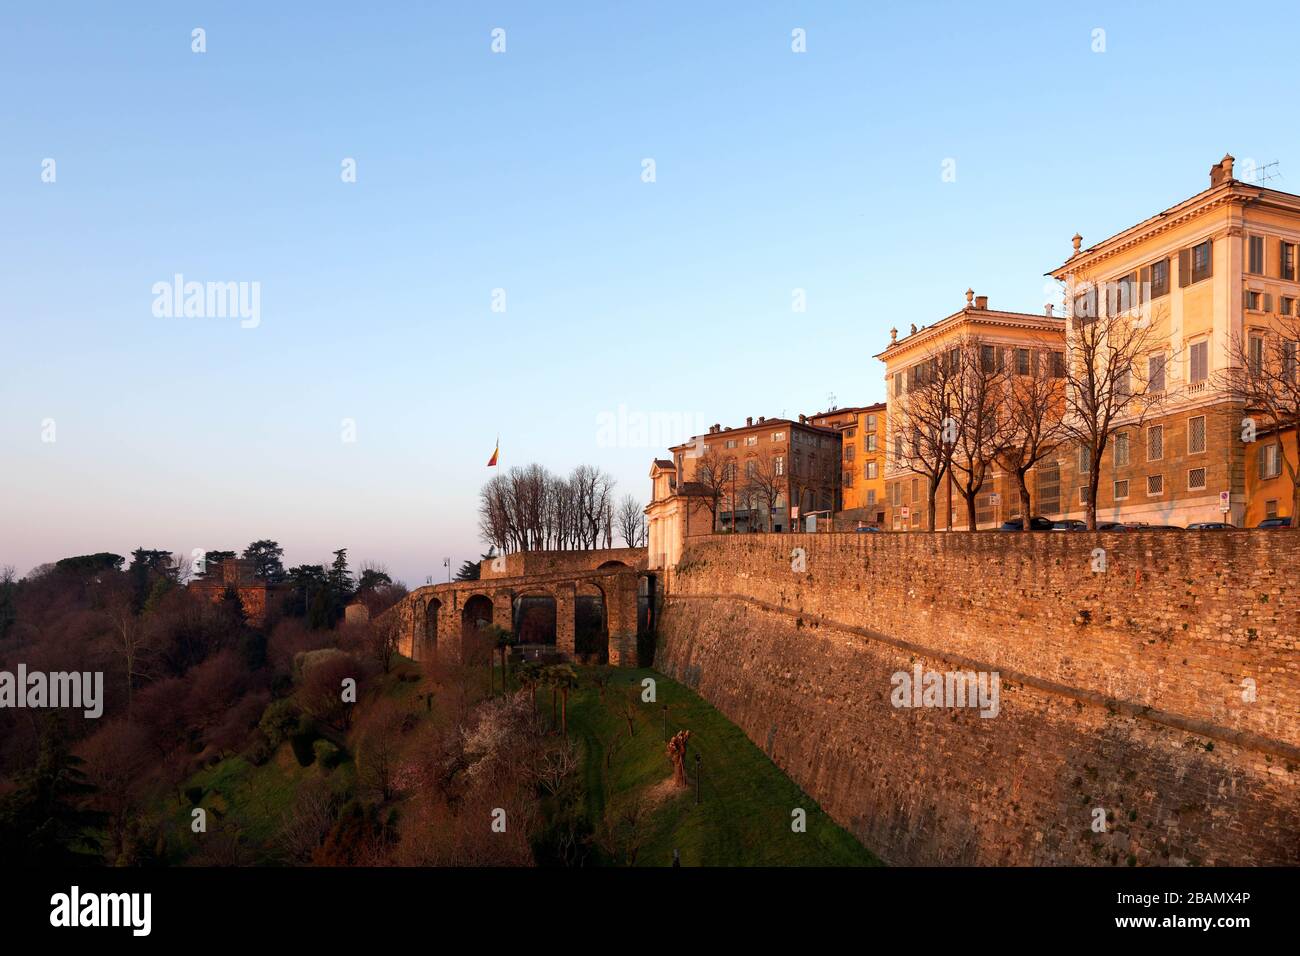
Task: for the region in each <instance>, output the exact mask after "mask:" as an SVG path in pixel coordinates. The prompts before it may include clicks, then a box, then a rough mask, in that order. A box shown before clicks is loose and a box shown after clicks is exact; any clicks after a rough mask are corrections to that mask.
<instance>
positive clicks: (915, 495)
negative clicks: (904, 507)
mask: <svg viewBox="0 0 1300 956" xmlns="http://www.w3.org/2000/svg"><path fill="white" fill-rule="evenodd" d="M920 500H921V479H920V478H913V479H912V504H916V503H917V502H918V501H920Z"/></svg>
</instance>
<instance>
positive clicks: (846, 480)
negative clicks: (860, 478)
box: [844, 471, 853, 488]
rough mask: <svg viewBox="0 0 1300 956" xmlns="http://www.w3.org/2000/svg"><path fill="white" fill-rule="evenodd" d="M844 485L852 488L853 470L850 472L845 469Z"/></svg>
mask: <svg viewBox="0 0 1300 956" xmlns="http://www.w3.org/2000/svg"><path fill="white" fill-rule="evenodd" d="M844 487H845V488H852V487H853V472H851V471H846V472H845V473H844Z"/></svg>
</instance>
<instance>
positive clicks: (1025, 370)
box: [1016, 349, 1029, 375]
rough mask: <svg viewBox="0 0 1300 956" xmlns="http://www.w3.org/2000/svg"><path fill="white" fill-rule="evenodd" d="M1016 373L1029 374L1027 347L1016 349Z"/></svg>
mask: <svg viewBox="0 0 1300 956" xmlns="http://www.w3.org/2000/svg"><path fill="white" fill-rule="evenodd" d="M1016 374H1017V375H1028V374H1029V349H1016Z"/></svg>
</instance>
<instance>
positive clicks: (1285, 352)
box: [1282, 339, 1296, 382]
mask: <svg viewBox="0 0 1300 956" xmlns="http://www.w3.org/2000/svg"><path fill="white" fill-rule="evenodd" d="M1295 367H1296V343H1295V342H1294V341H1292V340H1291V339H1287V340H1286V341H1284V342H1283V343H1282V377H1283V378H1284V379H1286V380H1287V381H1288V382H1294V381H1295Z"/></svg>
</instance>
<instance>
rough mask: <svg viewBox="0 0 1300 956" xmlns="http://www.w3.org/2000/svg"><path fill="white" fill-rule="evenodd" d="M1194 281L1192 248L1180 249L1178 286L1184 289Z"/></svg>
mask: <svg viewBox="0 0 1300 956" xmlns="http://www.w3.org/2000/svg"><path fill="white" fill-rule="evenodd" d="M1191 281H1192V250H1191V249H1179V250H1178V288H1180V289H1183V288H1186V287H1187V286H1188V285H1190V284H1191Z"/></svg>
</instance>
